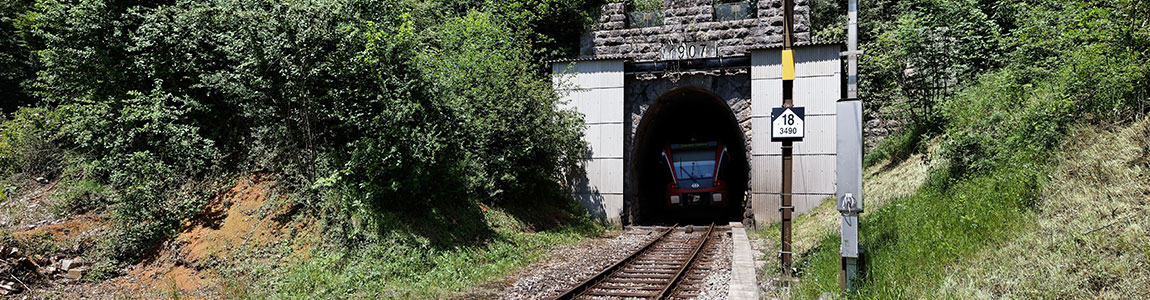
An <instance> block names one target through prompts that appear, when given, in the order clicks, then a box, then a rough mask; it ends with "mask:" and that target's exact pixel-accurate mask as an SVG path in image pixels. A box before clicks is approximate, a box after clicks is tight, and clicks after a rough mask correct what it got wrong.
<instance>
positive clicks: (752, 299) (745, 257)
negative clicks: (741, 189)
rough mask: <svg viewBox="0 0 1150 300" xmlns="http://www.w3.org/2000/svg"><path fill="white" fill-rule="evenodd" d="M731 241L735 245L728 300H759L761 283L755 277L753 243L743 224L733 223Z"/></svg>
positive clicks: (732, 253) (732, 255)
mask: <svg viewBox="0 0 1150 300" xmlns="http://www.w3.org/2000/svg"><path fill="white" fill-rule="evenodd" d="M731 240H732V241H733V242H734V243H735V248H734V251H731V283H730V284H729V286H730V289H731V290H730V291H729V292H727V298H728V299H732V300H739V299H745V300H758V299H759V282H758V279H757V278H756V275H755V259H754V255H753V254H752V251H754V250H753V249H751V241H750V240H749V239H747V230H746V229H744V228H743V223H739V222H731Z"/></svg>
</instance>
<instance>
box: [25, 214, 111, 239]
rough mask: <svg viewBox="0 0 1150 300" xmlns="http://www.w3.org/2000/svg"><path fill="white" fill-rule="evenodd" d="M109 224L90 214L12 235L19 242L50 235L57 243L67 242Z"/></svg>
mask: <svg viewBox="0 0 1150 300" xmlns="http://www.w3.org/2000/svg"><path fill="white" fill-rule="evenodd" d="M107 224H108V222H107V220H104V219H103V218H101V217H100V216H98V215H95V214H91V213H89V214H83V215H79V216H76V217H73V218H71V219H69V220H67V221H64V222H63V223H60V224H52V225H45V226H40V227H36V228H33V229H29V230H25V231H19V232H14V233H12V237H13V238H16V239H17V240H26V239H28V238H30V237H33V236H38V235H41V234H44V233H49V234H51V235H52V237H53V238H55V239H56V241H65V240H68V239H71V238H73V237H75V236H76V235H78V234H80V233H83V232H85V231H88V230H89V229H92V228H96V227H106V226H107Z"/></svg>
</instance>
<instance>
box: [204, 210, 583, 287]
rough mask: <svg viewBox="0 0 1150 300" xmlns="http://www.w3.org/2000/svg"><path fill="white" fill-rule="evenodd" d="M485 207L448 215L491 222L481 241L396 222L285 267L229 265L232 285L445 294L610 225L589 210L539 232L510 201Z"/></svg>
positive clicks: (251, 261) (254, 260) (251, 262)
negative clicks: (377, 236) (507, 206)
mask: <svg viewBox="0 0 1150 300" xmlns="http://www.w3.org/2000/svg"><path fill="white" fill-rule="evenodd" d="M481 207H482V210H481V211H482V220H470V221H469V220H463V219H459V220H452V222H448V223H446V224H448V225H447V226H451V225H450V224H454V223H453V222H455V221H458V222H482V226H486V227H490V228H491V229H492V230H493V232H491V233H490V234H491V235H490V236H489V237H487V238H485V239H483V241H480V242H477V243H462V242H461V243H453V244H450V245H435V242H433V241H432V240H431V239H429V236H426V235H421V234H417V233H415V232H414V231H408V230H394V231H392V232H391V233H390V234H389V235H388V237H386V238H383V239H382V240H379V241H373V242H370V243H368V244H367V245H366V246H363V247H360V248H359V249H355V250H348V249H345V248H340V247H339V246H333V245H328V246H324V245H317V246H316V247H315V248H314V250H312V251H311V255H310V257H306V258H304V259H301V260H296V261H293V262H289V263H288V264H287V265H285V266H282V267H280V266H275V265H273V264H267V263H265V262H262V261H260V259H259V258H258V257H255V256H253V257H249V258H246V259H243V260H240V261H239V262H237V263H235V265H232V266H224V268H225V270H223V272H224V273H225V274H226V275H227V277H229V278H232V280H231V281H230V282H228V285H229V286H233V287H235V288H234V289H233V290H235V291H237V292H238V293H237V295H235V296H237V297H240V298H348V297H350V298H379V297H382V298H389V299H396V298H398V299H411V298H419V299H441V298H445V297H448V296H450V295H452V294H454V293H457V292H460V291H465V290H467V289H469V288H471V287H474V286H476V285H478V284H481V283H484V282H487V281H491V280H493V279H497V278H501V277H503V276H507V275H509V274H511V273H512V272H513V271H515V270H516V269H517V268H519V267H522V266H525V265H527V264H529V263H531V262H534V261H537V260H538V259H540V258H541V257H542V256H543V255H544V254H546V253H547V251H548V250H549V249H551V247H553V246H556V245H569V244H572V243H575V242H577V241H579V240H580V239H582V238H583V237H586V236H590V235H595V234H598V233H600V232H602V227H600V226H598V225H596V224H594V223H592V222H591V221H590V220H589V219H586V218H585V217H583V218H579V217H575V218H572V219H570V220H568V223H565V224H564V225H561V226H559V227H556V228H551V229H549V230H546V231H540V232H535V231H534V230H532V226H531V225H529V224H526V223H525V222H524V221H522V220H520V219H518V218H516V217H515V216H514V215H512V214H510V213H508V212H506V211H504V210H502V209H498V208H492V207H486V206H481ZM549 213H560V214H562V213H563V212H549ZM568 217H570V216H568ZM431 227H433V228H432V231H442V232H453V231H455V230H456V229H452V228H447V227H444V226H443V224H439V225H431ZM476 240H478V238H476ZM269 275H270V276H269Z"/></svg>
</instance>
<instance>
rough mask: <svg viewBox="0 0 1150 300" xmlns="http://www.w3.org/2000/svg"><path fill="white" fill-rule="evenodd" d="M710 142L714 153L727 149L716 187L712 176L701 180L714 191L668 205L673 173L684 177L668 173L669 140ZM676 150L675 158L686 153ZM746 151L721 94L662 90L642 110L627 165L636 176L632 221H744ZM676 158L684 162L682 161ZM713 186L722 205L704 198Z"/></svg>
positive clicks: (739, 129)
mask: <svg viewBox="0 0 1150 300" xmlns="http://www.w3.org/2000/svg"><path fill="white" fill-rule="evenodd" d="M711 142H714V144H715V146H713V147H712V148H713V149H715V153H717V154H718V153H723V151H722V149H721V148H723V147H725V148H726V151H725V155H722V156H721V157H722V158H721V160H720V161H721V163H719V172H718V176H717V178H718V181H719V184H718V185H717V186H714V183H713V181H712V180H706V181H707V182H703V184H704V185H712V187H713V188H716V189H712V191H711V192H704V193H691V194H683V195H681V197H680V199H679V204H672V203H671V202H672V201H671V200H670V199H669V196H670V195H668V194H671V193H673V192H671V191H674V190H672V187H671V186H670V184H671V183H672V182H673V181H674V180H675V178H676V177H682V174H678V173H676V174H672V171H671V169H672V167H673V166H674V165H675V164H674V163H672V162H668V161H667V160H666V159H665V158H664V153H665V152H672V153H675V152H676V150H670V149H669V148H671V145H673V144H674V145H678V146H677V147H685V146H684V145H698V146H693V147H699V148H700V149H706V148H707V147H708V146H706V144H708V143H711ZM681 149H685V148H681ZM678 151H680V152H679V153H682V154H683V155H679V156H681V157H687V155H686V153H683V152H681V151H684V150H678ZM747 153H748V151H747V138H746V135H745V133H744V132H743V128H742V127H741V126H740V125H739V121H738V118H737V117H736V116H735V113H734V112H733V111H732V110H731V107H730V106H729V105H728V104H727V103H726V102H724V101H723V100H722V99H721V98H720V97H719V96H717V95H715V94H714V93H712V92H711V91H708V90H705V89H702V88H696V87H683V88H677V89H673V90H671V91H668V92H666V93H663V94H662V95H661V96H659V97H658V98H657V99H656V100H655V101H653V103H652V104H651V105H650V107H649V108H648V109H647V110H646V112H645V113H644V114H643V116H642V119H641V120H640V122H639V126H638V128H637V129H636V132H635V137H634V147H633V148H632V153H631V157H632V158H633V159H632V160H631V164H630V166H629V167H630V168H631V171H632V174H634V186H635V188H636V194H635V196H636V200H637V201H635V202H636V203H635V206H636V208H637V209H635V210H633V213H635V214H637V215H635V216H633V220H634V221H635V222H636V223H638V224H669V223H681V224H686V223H695V224H703V223H709V222H727V221H742V220H743V208H744V203H743V201H745V199H744V195H745V192H746V190H747V188H748V187H747V184H748V182H749V178H748V177H749V175H748V174H749V170H750V166H749V163H748V162H749V161H750V160H749V159H748V157H747ZM672 156H674V154H673V155H672ZM673 160H676V159H673ZM678 161H679V163H682V161H681V159H679V160H678ZM680 166H681V165H680ZM686 171H687V170H684V172H686ZM684 174H686V173H684ZM686 177H688V178H689V177H690V176H686ZM696 177H698V176H696ZM698 181H699V180H697V179H696V180H694V181H687V180H686V179H680V180H679V182H680V184H679V186H675V188H683V189H686V188H687V187H686V186H685V185H689V184H690V183H697V182H698ZM720 187H721V189H718V188H720ZM716 190H718V191H721V192H722V193H723V194H724V195H725V196H724V197H722V199H723V200H724V201H723V202H722V203H719V204H716V203H714V201H713V199H705V198H710V197H712V196H709V194H713V193H714V192H715V191H716ZM694 191H698V190H694ZM679 192H682V190H679ZM700 200H701V201H700ZM691 201H697V202H691Z"/></svg>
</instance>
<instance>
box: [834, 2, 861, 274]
mask: <svg viewBox="0 0 1150 300" xmlns="http://www.w3.org/2000/svg"><path fill="white" fill-rule="evenodd" d="M859 54H861V52H860V51H859V50H858V0H849V1H848V3H847V52H844V53H843V55H845V56H846V57H847V88H846V97H844V98H843V99H842V100H839V101H838V103H836V104H835V135H836V137H835V160H836V163H835V164H836V166H835V174H836V175H835V176H836V179H835V186H836V191H835V197H836V201H835V202H836V203H835V204H836V205H835V206H836V208H837V209H838V211H839V212H840V213H841V214H842V234H841V235H840V237H841V241H840V242H841V243H840V244H839V245H840V248H839V255H840V260H839V261H840V264H839V265H840V269H839V286H840V287H841V288H842V290H843V292H850V291H853V290H855V286H854V283H855V281H856V279H857V278H858V276H859V273H860V269H861V268H862V267H863V263H862V262H864V261H865V257H864V253H863V251H862V249H861V248H860V247H859V239H858V236H859V235H858V228H859V226H858V225H859V224H858V221H859V217H858V215H859V213H861V212H862V211H863V205H862V203H863V195H862V189H863V182H862V154H863V151H862V150H863V143H862V109H863V108H862V101H861V100H859V99H858V56H859Z"/></svg>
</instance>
